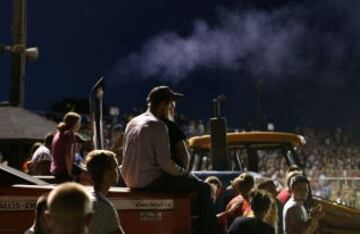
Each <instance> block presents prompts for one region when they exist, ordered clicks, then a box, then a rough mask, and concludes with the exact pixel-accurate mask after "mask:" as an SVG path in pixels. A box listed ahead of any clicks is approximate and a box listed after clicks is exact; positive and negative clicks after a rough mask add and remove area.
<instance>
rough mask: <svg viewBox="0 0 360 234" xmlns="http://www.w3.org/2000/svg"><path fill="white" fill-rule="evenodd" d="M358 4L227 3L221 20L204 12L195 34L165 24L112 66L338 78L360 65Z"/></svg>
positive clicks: (179, 75)
mask: <svg viewBox="0 0 360 234" xmlns="http://www.w3.org/2000/svg"><path fill="white" fill-rule="evenodd" d="M359 12H360V1H357V0H344V1H342V0H339V1H327V0H320V1H302V3H296V1H290V2H289V3H287V4H286V5H282V6H280V7H277V8H274V9H261V8H256V7H244V6H239V7H238V8H237V9H235V10H229V9H227V10H226V9H222V10H219V17H218V23H217V24H215V25H209V24H208V23H207V22H206V21H205V20H197V21H196V22H194V24H193V30H192V32H191V33H190V34H189V36H186V37H184V36H180V35H179V34H177V33H176V32H166V33H163V34H160V35H158V36H156V37H154V38H152V39H150V40H149V41H148V42H147V43H145V45H143V47H142V48H141V49H140V51H138V52H134V53H131V54H130V55H129V56H128V57H127V58H120V59H119V61H118V62H117V64H116V66H115V68H114V69H113V71H112V74H113V75H115V76H116V77H120V79H126V78H128V77H133V76H136V77H142V78H149V77H154V76H156V77H160V78H162V79H166V80H172V81H174V82H177V81H180V80H181V79H183V78H186V77H187V76H188V75H189V74H190V73H191V72H192V71H194V70H196V69H199V68H200V69H205V70H207V69H229V70H232V71H241V72H243V73H246V74H249V75H250V76H256V77H264V78H265V77H274V78H279V77H280V78H281V77H300V78H301V77H303V78H304V77H313V78H317V79H323V78H326V79H327V80H330V81H331V80H337V81H338V79H339V77H340V78H341V79H343V78H344V77H349V76H352V75H353V74H354V72H355V70H356V71H357V72H358V69H359V67H360V66H359V65H360V64H359V63H360V62H359V61H360V60H359V58H360V30H359V29H360V15H359V14H358V13H359Z"/></svg>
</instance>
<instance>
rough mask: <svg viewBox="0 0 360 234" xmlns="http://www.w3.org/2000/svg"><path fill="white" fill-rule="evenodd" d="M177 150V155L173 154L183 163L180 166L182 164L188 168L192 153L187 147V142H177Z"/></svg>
mask: <svg viewBox="0 0 360 234" xmlns="http://www.w3.org/2000/svg"><path fill="white" fill-rule="evenodd" d="M175 150H176V155H173V156H174V157H176V158H177V160H179V162H180V163H181V164H180V166H182V167H183V168H185V169H188V168H189V158H190V154H189V151H188V149H187V147H186V144H185V142H184V141H178V142H176V144H175Z"/></svg>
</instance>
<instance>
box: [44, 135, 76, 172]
mask: <svg viewBox="0 0 360 234" xmlns="http://www.w3.org/2000/svg"><path fill="white" fill-rule="evenodd" d="M69 145H70V147H71V149H72V151H73V150H74V146H75V135H74V132H73V131H72V130H67V131H63V132H60V131H57V132H56V134H55V135H54V139H53V141H52V154H53V160H52V162H51V169H50V170H51V174H53V175H54V174H57V173H67V172H66V164H65V154H66V147H68V146H69Z"/></svg>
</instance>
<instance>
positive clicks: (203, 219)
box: [143, 174, 218, 234]
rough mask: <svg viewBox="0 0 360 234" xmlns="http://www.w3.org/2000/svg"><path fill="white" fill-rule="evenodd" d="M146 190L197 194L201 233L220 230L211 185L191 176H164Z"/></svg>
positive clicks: (207, 233)
mask: <svg viewBox="0 0 360 234" xmlns="http://www.w3.org/2000/svg"><path fill="white" fill-rule="evenodd" d="M143 189H145V190H151V191H156V190H159V191H162V192H186V193H194V192H196V193H197V199H196V201H197V204H194V205H196V206H198V209H199V215H200V233H201V234H213V233H214V234H215V233H217V230H218V225H217V219H216V215H215V211H214V205H213V202H212V200H211V188H210V185H208V184H207V183H205V182H203V181H201V180H200V179H198V178H197V177H195V176H193V175H191V176H172V175H169V174H163V175H161V176H160V177H159V178H157V179H155V180H154V181H153V182H151V183H150V184H149V185H147V186H146V187H144V188H143Z"/></svg>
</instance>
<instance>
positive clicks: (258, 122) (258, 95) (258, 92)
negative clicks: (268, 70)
mask: <svg viewBox="0 0 360 234" xmlns="http://www.w3.org/2000/svg"><path fill="white" fill-rule="evenodd" d="M262 85H263V82H262V80H257V81H256V123H255V126H256V130H261V127H262V116H261V91H262Z"/></svg>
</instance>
